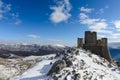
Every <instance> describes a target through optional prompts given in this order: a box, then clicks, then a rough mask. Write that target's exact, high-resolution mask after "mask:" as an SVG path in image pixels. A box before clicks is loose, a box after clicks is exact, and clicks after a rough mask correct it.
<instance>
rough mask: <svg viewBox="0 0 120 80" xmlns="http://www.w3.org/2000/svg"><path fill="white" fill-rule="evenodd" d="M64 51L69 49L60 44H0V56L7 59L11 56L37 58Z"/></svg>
mask: <svg viewBox="0 0 120 80" xmlns="http://www.w3.org/2000/svg"><path fill="white" fill-rule="evenodd" d="M64 49H69V47H67V46H64V45H60V44H53V45H39V44H25V45H24V44H12V45H10V44H0V53H2V54H0V56H1V57H4V58H9V57H10V55H11V54H15V55H18V56H30V55H37V56H38V55H46V54H54V53H58V52H62V51H63V50H64ZM3 54H4V55H3Z"/></svg>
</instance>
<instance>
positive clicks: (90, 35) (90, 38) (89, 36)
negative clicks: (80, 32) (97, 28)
mask: <svg viewBox="0 0 120 80" xmlns="http://www.w3.org/2000/svg"><path fill="white" fill-rule="evenodd" d="M96 42H97V34H96V32H90V31H86V32H85V44H96Z"/></svg>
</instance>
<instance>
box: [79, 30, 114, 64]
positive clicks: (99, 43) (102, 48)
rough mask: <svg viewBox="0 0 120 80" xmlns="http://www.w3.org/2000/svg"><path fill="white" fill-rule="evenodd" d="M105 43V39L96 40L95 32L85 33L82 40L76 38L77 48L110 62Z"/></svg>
mask: <svg viewBox="0 0 120 80" xmlns="http://www.w3.org/2000/svg"><path fill="white" fill-rule="evenodd" d="M107 43H108V42H107V38H101V39H98V40H97V32H91V31H85V37H84V39H83V38H78V40H77V47H78V48H80V47H81V48H83V49H86V50H90V51H91V52H93V53H95V54H97V55H100V56H101V57H104V58H106V59H107V60H108V61H109V62H112V58H111V55H110V52H109V49H108V46H107V45H108V44H107Z"/></svg>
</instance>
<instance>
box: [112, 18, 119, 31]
mask: <svg viewBox="0 0 120 80" xmlns="http://www.w3.org/2000/svg"><path fill="white" fill-rule="evenodd" d="M113 24H114V25H115V27H116V28H118V29H120V20H116V21H114V22H113Z"/></svg>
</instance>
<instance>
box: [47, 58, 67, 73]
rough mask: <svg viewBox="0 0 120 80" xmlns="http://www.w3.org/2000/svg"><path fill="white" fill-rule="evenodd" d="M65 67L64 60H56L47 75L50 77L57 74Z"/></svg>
mask: <svg viewBox="0 0 120 80" xmlns="http://www.w3.org/2000/svg"><path fill="white" fill-rule="evenodd" d="M65 67H66V63H65V61H64V60H58V61H56V62H55V63H54V64H53V65H52V67H51V69H50V70H49V72H48V74H47V75H52V74H53V73H58V72H59V71H60V70H62V69H63V68H65Z"/></svg>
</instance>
